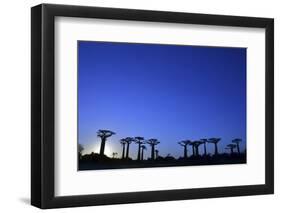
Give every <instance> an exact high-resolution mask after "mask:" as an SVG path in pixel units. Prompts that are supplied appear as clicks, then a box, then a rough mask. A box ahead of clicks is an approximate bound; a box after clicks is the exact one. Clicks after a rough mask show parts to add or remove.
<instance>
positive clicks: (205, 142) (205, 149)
mask: <svg viewBox="0 0 281 213" xmlns="http://www.w3.org/2000/svg"><path fill="white" fill-rule="evenodd" d="M200 141H201V142H202V143H203V144H204V155H205V156H207V145H206V144H207V142H208V139H205V138H203V139H201V140H200Z"/></svg>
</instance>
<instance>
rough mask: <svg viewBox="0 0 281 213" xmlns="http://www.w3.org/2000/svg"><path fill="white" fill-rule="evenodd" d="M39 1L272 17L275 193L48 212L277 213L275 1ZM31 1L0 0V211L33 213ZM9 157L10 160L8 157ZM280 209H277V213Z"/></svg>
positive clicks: (280, 17) (278, 49) (280, 170)
mask: <svg viewBox="0 0 281 213" xmlns="http://www.w3.org/2000/svg"><path fill="white" fill-rule="evenodd" d="M44 2H45V3H57V4H76V5H77V4H80V5H89V6H105V7H124V8H135V9H150V10H170V11H181V12H195V13H210V14H226V15H244V16H260V17H273V18H275V91H276V92H275V109H276V110H275V132H276V134H275V150H276V151H275V162H276V163H275V171H276V174H275V179H276V181H275V195H265V196H249V197H236V198H219V199H201V200H189V201H173V202H157V203H145V204H129V205H128V204H127V205H111V206H100V207H83V208H71V209H56V210H50V211H51V212H75V211H79V212H93V211H99V212H122V213H126V212H172V211H173V212H195V211H196V212H213V211H216V212H229V213H231V212H237V211H243V212H247V211H248V212H255V211H260V212H265V211H271V212H277V211H278V210H277V209H279V208H280V207H281V204H280V203H281V194H280V193H281V165H280V163H279V162H281V151H279V150H281V145H280V144H279V142H280V139H281V131H278V130H279V128H280V127H281V119H280V118H281V117H280V113H281V110H280V109H281V96H280V91H281V75H280V72H279V70H280V68H281V67H280V61H279V58H280V53H281V46H280V39H279V38H280V37H281V23H280V22H281V13H280V11H281V7H280V3H279V2H280V1H278V0H276V1H274V0H266V1H265V0H264V1H259V0H255V1H250V0H248V1H246V0H235V1H234V0H233V1H226V0H206V1H203V0H196V1H188V0H169V1H168V0H167V1H165V0H149V1H145V0H119V1H114V0H107V1H102V0H96V1H94V0H79V1H78V0H76V1H75V0H68V1H66V0H53V1H48V0H45V1H44ZM40 3H42V2H41V1H37V0H29V1H20V0H18V1H16V0H14V1H13V0H11V1H2V2H1V12H0V16H1V18H0V22H1V25H0V26H1V33H0V38H1V39H0V54H1V55H0V97H1V104H0V136H1V151H0V165H1V167H0V168H1V173H0V212H17V211H18V212H39V211H40V210H39V209H37V208H34V207H32V206H30V205H29V197H30V7H31V6H34V5H37V4H40ZM10 155H12V156H13V158H14V159H9V156H10ZM279 211H280V210H279Z"/></svg>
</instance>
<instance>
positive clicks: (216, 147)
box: [215, 143, 218, 155]
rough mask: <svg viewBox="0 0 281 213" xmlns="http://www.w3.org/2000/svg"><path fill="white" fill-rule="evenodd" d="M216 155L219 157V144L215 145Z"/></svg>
mask: <svg viewBox="0 0 281 213" xmlns="http://www.w3.org/2000/svg"><path fill="white" fill-rule="evenodd" d="M215 155H218V144H217V143H215Z"/></svg>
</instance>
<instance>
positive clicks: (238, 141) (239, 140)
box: [232, 138, 242, 155]
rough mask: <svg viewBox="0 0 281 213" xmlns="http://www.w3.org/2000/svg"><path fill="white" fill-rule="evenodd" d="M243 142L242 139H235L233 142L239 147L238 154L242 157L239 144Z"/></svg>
mask: <svg viewBox="0 0 281 213" xmlns="http://www.w3.org/2000/svg"><path fill="white" fill-rule="evenodd" d="M241 142H242V139H240V138H235V139H234V140H232V143H234V144H235V145H236V147H237V152H238V154H239V155H240V146H239V144H240V143H241Z"/></svg>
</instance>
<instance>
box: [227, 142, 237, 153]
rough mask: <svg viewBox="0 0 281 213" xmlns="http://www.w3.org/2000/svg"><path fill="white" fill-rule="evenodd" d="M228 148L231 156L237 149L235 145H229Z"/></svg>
mask: <svg viewBox="0 0 281 213" xmlns="http://www.w3.org/2000/svg"><path fill="white" fill-rule="evenodd" d="M227 148H228V149H230V154H233V149H235V148H236V145H235V144H228V145H227Z"/></svg>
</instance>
